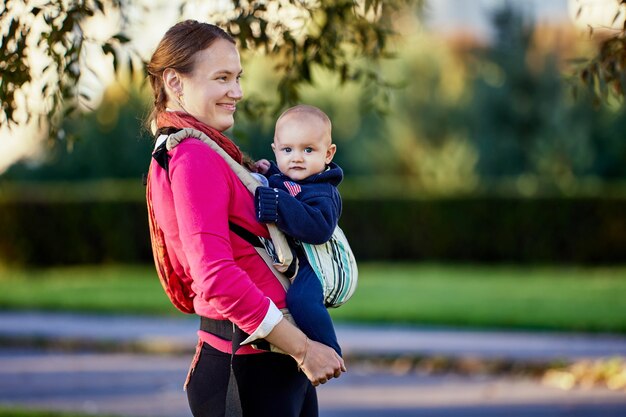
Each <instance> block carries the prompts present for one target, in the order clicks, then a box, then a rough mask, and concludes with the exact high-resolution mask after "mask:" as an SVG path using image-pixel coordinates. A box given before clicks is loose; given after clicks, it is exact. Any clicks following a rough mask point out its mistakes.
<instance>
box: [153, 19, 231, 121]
mask: <svg viewBox="0 0 626 417" xmlns="http://www.w3.org/2000/svg"><path fill="white" fill-rule="evenodd" d="M218 39H225V40H227V41H229V42H231V43H233V44H235V40H234V39H233V38H232V36H230V35H229V34H228V33H226V32H225V31H224V30H223V29H221V28H219V27H217V26H215V25H212V24H210V23H201V22H198V21H196V20H185V21H182V22H179V23H177V24H175V25H174V26H172V27H171V28H170V29H169V30H168V31H167V32H166V33H165V35H163V38H162V39H161V42H159V44H158V46H157V48H156V50H155V51H154V54H152V58H151V59H150V62H149V63H148V67H147V70H148V79H149V80H150V85H151V86H152V92H153V94H154V108H153V109H152V112H151V113H150V116H149V118H148V120H146V122H147V123H146V125H147V126H148V127H149V126H150V123H151V122H152V121H153V120H155V119H156V115H157V114H158V113H160V112H163V111H165V106H166V105H167V94H166V93H165V86H164V85H163V72H164V71H165V70H166V69H167V68H172V69H174V70H176V71H177V72H179V73H181V74H189V73H191V72H192V71H193V66H194V63H195V56H196V53H198V52H200V51H203V50H205V49H206V48H208V47H209V46H211V45H212V44H213V42H215V41H216V40H218Z"/></svg>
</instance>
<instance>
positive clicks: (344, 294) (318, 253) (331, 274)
mask: <svg viewBox="0 0 626 417" xmlns="http://www.w3.org/2000/svg"><path fill="white" fill-rule="evenodd" d="M301 244H302V247H303V249H304V252H305V253H306V256H307V259H308V261H309V263H310V264H311V267H312V268H313V270H314V271H315V274H316V275H317V277H318V278H319V280H320V282H321V283H322V288H323V289H324V303H325V304H326V307H332V308H336V307H339V306H341V305H342V304H344V303H345V302H346V301H348V300H349V299H350V297H352V295H353V294H354V291H355V290H356V286H357V280H358V269H357V265H356V260H355V258H354V254H353V253H352V249H350V245H349V244H348V239H346V236H345V234H344V233H343V231H342V230H341V228H340V227H339V226H337V227H336V228H335V231H334V232H333V235H332V237H331V238H330V240H328V242H326V243H323V244H321V245H312V244H309V243H301Z"/></svg>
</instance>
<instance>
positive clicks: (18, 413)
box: [0, 407, 106, 417]
mask: <svg viewBox="0 0 626 417" xmlns="http://www.w3.org/2000/svg"><path fill="white" fill-rule="evenodd" d="M88 416H93V414H79V413H63V412H56V411H39V410H27V409H22V408H4V407H0V417H88ZM99 416H100V417H106V416H103V415H99Z"/></svg>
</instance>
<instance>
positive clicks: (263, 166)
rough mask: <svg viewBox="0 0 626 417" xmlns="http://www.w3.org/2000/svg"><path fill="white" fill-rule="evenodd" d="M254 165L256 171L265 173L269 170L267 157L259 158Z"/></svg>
mask: <svg viewBox="0 0 626 417" xmlns="http://www.w3.org/2000/svg"><path fill="white" fill-rule="evenodd" d="M254 166H255V167H256V169H257V172H260V173H261V174H266V173H267V171H269V169H270V161H268V160H267V159H259V160H258V161H256V162H255V163H254Z"/></svg>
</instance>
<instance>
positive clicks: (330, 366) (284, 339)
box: [265, 319, 347, 386]
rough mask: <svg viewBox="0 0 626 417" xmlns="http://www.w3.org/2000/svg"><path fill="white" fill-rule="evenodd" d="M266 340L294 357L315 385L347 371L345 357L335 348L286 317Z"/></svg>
mask: <svg viewBox="0 0 626 417" xmlns="http://www.w3.org/2000/svg"><path fill="white" fill-rule="evenodd" d="M265 340H267V341H268V342H270V343H271V344H273V345H274V346H276V347H277V348H279V349H281V350H282V351H283V352H286V353H287V354H289V355H290V356H291V357H292V358H294V359H295V361H296V363H297V364H298V366H299V367H300V370H301V371H302V372H304V374H305V375H306V376H307V378H309V381H311V383H312V384H313V385H314V386H318V385H319V384H325V383H326V382H328V380H329V379H331V378H338V377H339V376H341V374H342V373H343V372H346V371H347V369H346V365H345V364H344V362H343V359H342V358H341V356H339V354H337V352H335V350H334V349H333V348H331V347H329V346H326V345H324V344H322V343H318V342H314V341H313V340H311V339H309V338H308V337H306V335H305V334H304V333H302V331H301V330H300V329H298V328H297V327H296V326H294V325H293V324H291V323H290V322H289V321H288V320H286V319H283V320H281V321H280V322H279V323H278V324H277V325H276V326H274V329H273V330H272V331H271V332H270V333H269V334H268V335H267V336H266V337H265Z"/></svg>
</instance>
